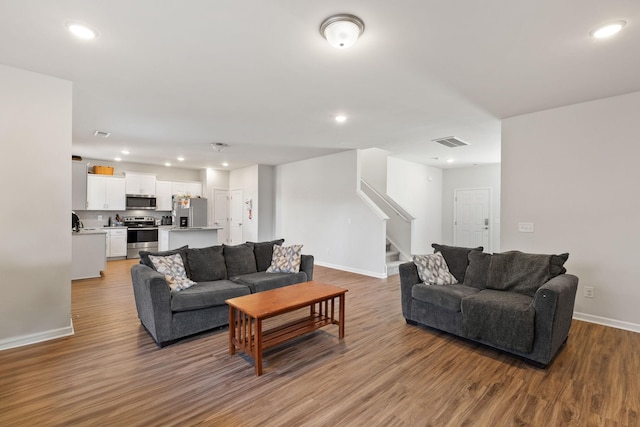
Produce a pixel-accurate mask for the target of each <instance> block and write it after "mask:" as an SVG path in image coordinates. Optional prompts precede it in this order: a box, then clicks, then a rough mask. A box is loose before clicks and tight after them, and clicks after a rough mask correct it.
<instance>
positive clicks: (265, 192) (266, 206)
mask: <svg viewBox="0 0 640 427" xmlns="http://www.w3.org/2000/svg"><path fill="white" fill-rule="evenodd" d="M275 185H276V183H275V167H274V166H267V165H258V199H257V203H258V204H257V206H254V209H256V208H259V209H260V211H256V212H257V213H258V241H260V242H264V241H268V240H273V239H274V229H275V225H274V222H275Z"/></svg>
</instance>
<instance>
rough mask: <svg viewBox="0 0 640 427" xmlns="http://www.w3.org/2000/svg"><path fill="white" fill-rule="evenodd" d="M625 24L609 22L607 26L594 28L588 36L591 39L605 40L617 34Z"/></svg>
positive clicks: (622, 22)
mask: <svg viewBox="0 0 640 427" xmlns="http://www.w3.org/2000/svg"><path fill="white" fill-rule="evenodd" d="M626 24H627V23H626V22H625V21H615V22H609V23H608V24H604V25H600V26H599V27H596V28H594V29H593V30H591V32H590V33H589V34H591V37H595V38H597V39H605V38H607V37H611V36H612V35H614V34H617V33H618V32H619V31H620V30H622V28H623V27H624V26H625V25H626Z"/></svg>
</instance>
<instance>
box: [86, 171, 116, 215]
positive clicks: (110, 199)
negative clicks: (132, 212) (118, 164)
mask: <svg viewBox="0 0 640 427" xmlns="http://www.w3.org/2000/svg"><path fill="white" fill-rule="evenodd" d="M125 202H126V198H125V182H124V178H119V177H113V176H109V175H97V174H93V175H88V176H87V209H88V210H94V211H123V210H125Z"/></svg>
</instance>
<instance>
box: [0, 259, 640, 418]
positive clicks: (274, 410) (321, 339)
mask: <svg viewBox="0 0 640 427" xmlns="http://www.w3.org/2000/svg"><path fill="white" fill-rule="evenodd" d="M133 262H135V261H113V262H110V263H109V265H108V268H107V272H106V274H105V277H104V278H101V279H89V280H80V281H75V282H73V285H72V315H73V322H74V328H75V335H74V336H72V337H67V338H62V339H58V340H54V341H49V342H45V343H40V344H34V345H31V346H27V347H22V348H16V349H11V350H6V351H3V352H0V426H77V425H79V426H84V425H99V426H155V425H180V426H191V425H203V426H209V425H211V426H337V425H340V426H342V425H345V426H351V425H356V426H360V425H367V426H372V425H380V426H462V425H465V426H489V425H490V426H528V425H530V426H638V425H640V415H639V414H640V334H636V333H633V332H627V331H623V330H618V329H613V328H607V327H604V326H599V325H595V324H590V323H585V322H580V321H574V322H573V326H572V328H571V332H570V335H569V340H568V342H567V345H566V347H565V348H564V349H563V350H562V351H561V353H560V354H559V356H558V357H557V359H556V360H555V362H554V363H553V364H552V365H551V366H550V367H549V368H548V369H546V370H541V369H538V368H534V367H532V366H530V365H527V364H526V363H524V362H522V361H520V360H518V359H515V358H513V357H511V356H509V355H506V354H502V353H500V352H497V351H495V350H492V349H490V348H487V347H483V346H478V345H476V344H474V343H470V342H468V341H465V340H461V339H458V338H456V337H452V336H449V335H447V334H444V333H440V332H437V331H434V330H431V329H427V328H423V327H415V326H410V325H407V324H406V323H405V321H404V318H403V317H402V314H401V311H400V289H399V278H398V276H393V277H391V278H389V279H372V278H369V277H365V276H360V275H356V274H351V273H345V272H339V271H335V270H331V269H327V268H321V267H316V274H315V277H314V278H315V279H316V280H318V281H324V282H326V283H330V284H334V285H336V286H340V287H345V288H347V289H349V292H348V293H347V299H346V336H345V338H344V340H342V341H339V340H338V338H337V336H338V328H337V326H327V327H325V328H323V329H322V330H319V331H316V332H314V333H312V334H309V335H307V336H304V337H301V338H298V339H296V340H294V341H292V342H290V343H287V344H284V345H282V346H280V347H277V348H274V349H272V350H270V351H268V352H267V353H266V354H265V357H264V373H263V375H262V376H261V377H256V376H255V375H254V369H253V362H252V360H251V358H249V357H247V356H244V354H243V353H237V354H236V355H234V356H230V355H229V354H228V344H227V329H226V328H223V329H219V330H216V331H213V332H208V333H205V334H201V335H198V336H196V337H192V338H189V339H186V340H182V341H180V342H178V343H176V344H174V345H172V346H169V347H165V348H162V349H160V348H158V347H157V346H156V345H155V344H154V342H153V340H152V339H151V337H150V336H149V335H148V334H147V332H146V331H145V330H144V329H143V327H142V326H141V325H140V322H139V320H138V319H137V315H136V310H135V304H134V300H133V292H132V289H131V279H130V276H129V268H130V266H131V265H132V263H133ZM273 320H274V321H279V320H282V318H277V319H273Z"/></svg>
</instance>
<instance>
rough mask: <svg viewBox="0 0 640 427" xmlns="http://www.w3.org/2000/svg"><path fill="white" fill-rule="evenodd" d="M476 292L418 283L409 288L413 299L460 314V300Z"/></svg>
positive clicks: (458, 286)
mask: <svg viewBox="0 0 640 427" xmlns="http://www.w3.org/2000/svg"><path fill="white" fill-rule="evenodd" d="M478 292H480V289H476V288H472V287H471V286H464V285H451V286H430V285H426V284H424V283H418V284H417V285H413V287H412V288H411V296H412V297H413V299H415V300H417V301H422V302H428V303H430V304H433V305H437V306H438V307H442V308H444V309H446V310H449V311H453V312H460V310H461V301H462V299H464V298H466V297H468V296H471V295H475V294H477V293H478Z"/></svg>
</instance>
